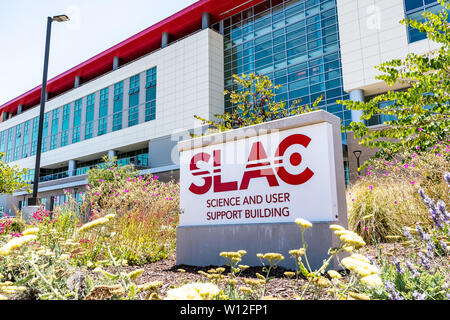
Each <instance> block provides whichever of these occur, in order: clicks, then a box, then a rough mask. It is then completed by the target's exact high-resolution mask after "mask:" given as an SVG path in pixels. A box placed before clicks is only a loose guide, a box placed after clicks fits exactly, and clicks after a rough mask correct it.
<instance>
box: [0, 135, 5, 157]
mask: <svg viewBox="0 0 450 320" xmlns="http://www.w3.org/2000/svg"><path fill="white" fill-rule="evenodd" d="M5 146H6V131H3V132H0V152H3V153H4V152H5Z"/></svg>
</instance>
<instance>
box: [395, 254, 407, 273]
mask: <svg viewBox="0 0 450 320" xmlns="http://www.w3.org/2000/svg"><path fill="white" fill-rule="evenodd" d="M394 264H395V268H396V269H397V272H398V273H400V274H404V273H405V269H403V268H402V266H401V265H400V261H398V259H397V258H395V257H394Z"/></svg>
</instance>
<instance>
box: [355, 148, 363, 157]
mask: <svg viewBox="0 0 450 320" xmlns="http://www.w3.org/2000/svg"><path fill="white" fill-rule="evenodd" d="M361 153H362V151H361V150H355V151H353V154H354V155H355V157H357V158H359V156H360V155H361Z"/></svg>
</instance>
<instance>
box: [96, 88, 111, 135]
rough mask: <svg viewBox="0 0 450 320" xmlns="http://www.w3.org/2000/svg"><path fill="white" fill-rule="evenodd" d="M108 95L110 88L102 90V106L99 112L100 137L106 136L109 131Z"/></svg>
mask: <svg viewBox="0 0 450 320" xmlns="http://www.w3.org/2000/svg"><path fill="white" fill-rule="evenodd" d="M108 93H109V88H104V89H102V90H100V105H99V111H98V135H99V136H101V135H103V134H105V133H106V132H107V130H108Z"/></svg>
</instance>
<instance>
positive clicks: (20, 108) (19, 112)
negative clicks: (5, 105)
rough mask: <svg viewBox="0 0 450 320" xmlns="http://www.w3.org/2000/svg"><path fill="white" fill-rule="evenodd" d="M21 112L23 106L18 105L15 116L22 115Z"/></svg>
mask: <svg viewBox="0 0 450 320" xmlns="http://www.w3.org/2000/svg"><path fill="white" fill-rule="evenodd" d="M22 110H23V106H22V105H21V104H19V105H18V106H17V115H19V114H21V113H22Z"/></svg>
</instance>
